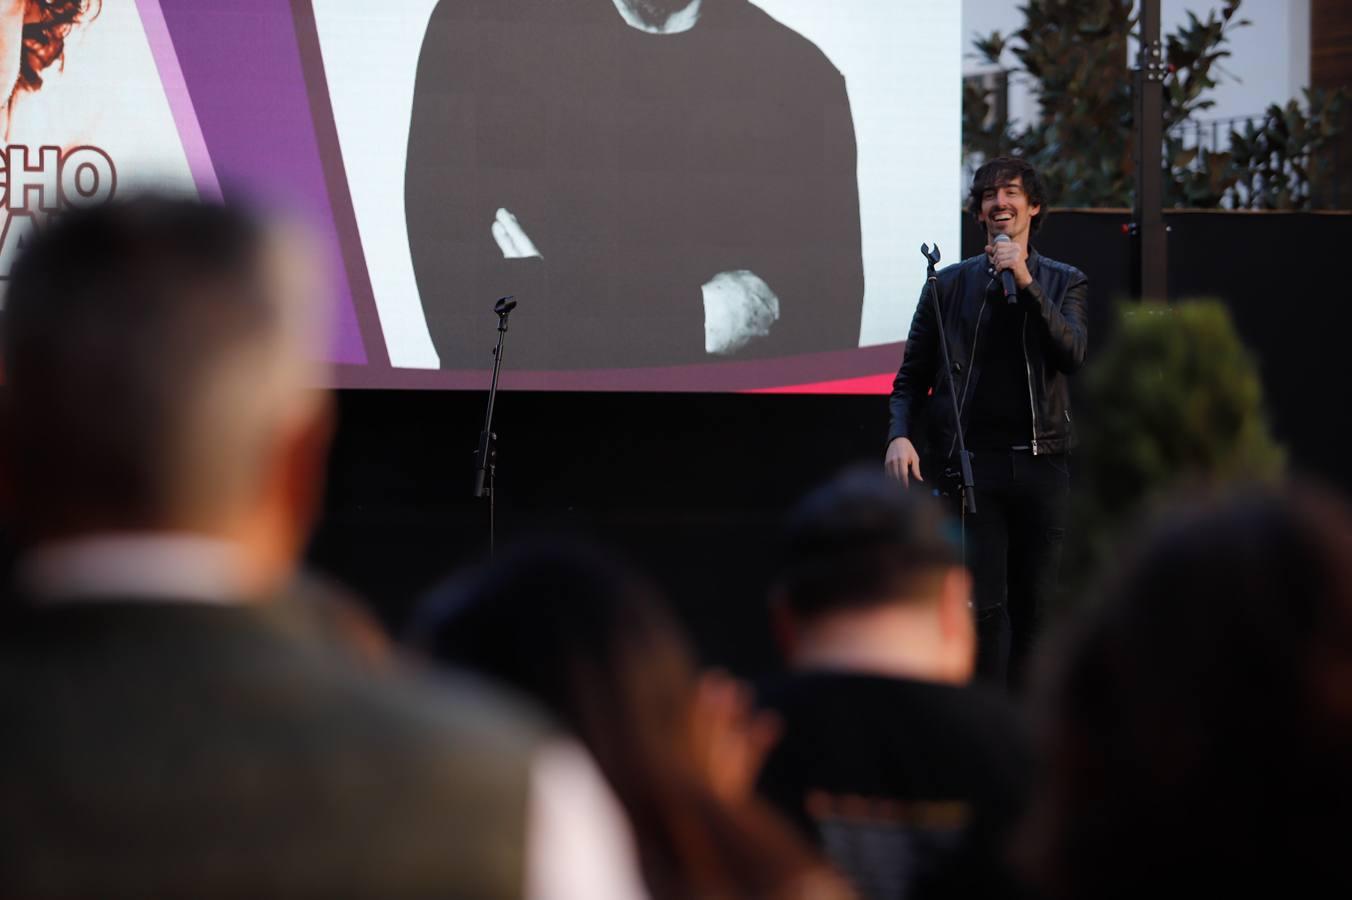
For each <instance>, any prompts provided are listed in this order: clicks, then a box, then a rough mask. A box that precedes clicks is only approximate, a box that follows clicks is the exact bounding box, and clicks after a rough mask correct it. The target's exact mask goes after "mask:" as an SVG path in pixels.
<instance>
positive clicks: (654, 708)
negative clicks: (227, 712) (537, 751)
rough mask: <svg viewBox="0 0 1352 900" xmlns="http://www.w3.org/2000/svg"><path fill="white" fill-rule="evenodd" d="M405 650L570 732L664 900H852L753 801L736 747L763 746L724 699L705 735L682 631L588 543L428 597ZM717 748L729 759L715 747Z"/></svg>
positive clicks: (527, 556)
mask: <svg viewBox="0 0 1352 900" xmlns="http://www.w3.org/2000/svg"><path fill="white" fill-rule="evenodd" d="M411 640H412V642H413V643H414V644H416V645H418V646H420V647H421V648H422V649H424V650H426V651H429V652H431V653H432V654H433V655H435V656H436V657H437V658H438V659H440V660H443V661H445V662H449V663H453V664H455V665H458V666H462V667H465V668H468V669H471V670H476V671H479V672H481V673H484V674H487V675H489V676H492V677H494V678H496V679H499V680H501V681H503V682H505V683H506V684H508V685H510V686H512V687H514V688H516V689H518V690H520V691H523V692H524V693H526V694H528V695H530V696H531V697H533V698H534V699H536V700H537V701H539V702H540V703H542V704H543V705H544V707H545V708H546V709H547V710H548V711H549V712H551V713H552V714H553V715H554V716H556V717H557V718H558V720H559V721H560V722H561V723H562V724H563V725H565V726H566V727H568V728H570V729H572V730H573V731H574V732H575V733H576V735H577V736H578V737H579V738H580V739H581V741H582V743H583V744H584V745H585V746H586V747H587V749H588V750H590V751H591V753H592V754H593V755H594V757H595V758H596V761H597V763H598V765H599V766H600V769H601V771H602V773H603V774H604V775H605V776H606V777H607V778H608V779H609V781H610V784H611V786H612V787H613V789H614V791H615V793H616V795H617V796H618V797H619V800H620V803H621V804H622V805H623V807H624V808H625V810H626V812H627V813H628V815H629V818H630V822H631V824H632V826H633V830H634V834H635V838H636V840H637V841H638V847H639V857H640V863H641V865H642V868H643V873H644V877H645V880H646V881H647V884H648V889H649V890H650V891H651V892H652V894H653V896H654V897H655V898H657V900H664V898H670V900H687V898H701V900H708V898H724V897H726V898H790V897H795V898H796V897H821V898H835V897H842V896H848V894H847V892H846V890H845V889H844V888H843V887H842V886H841V885H840V883H839V882H838V881H837V880H836V878H835V876H833V875H832V874H831V873H830V871H829V870H828V869H827V867H826V866H825V864H824V863H822V862H820V861H819V860H818V859H817V858H816V857H815V856H813V855H812V854H811V852H810V851H809V850H808V849H807V847H806V845H805V844H803V843H801V842H800V841H799V840H798V839H797V838H796V837H795V836H794V835H793V834H792V832H791V830H790V829H789V828H788V827H787V826H786V825H785V824H783V823H781V822H780V821H779V820H778V819H777V818H775V817H774V815H773V814H772V813H770V812H769V811H768V809H767V808H766V807H764V806H762V805H760V804H759V803H758V802H757V801H756V800H754V799H752V797H751V784H752V780H753V779H754V777H755V774H756V769H757V768H758V767H759V754H758V753H757V752H755V750H754V749H753V750H752V751H751V752H749V753H748V752H745V751H746V747H747V743H748V742H749V743H750V744H752V745H760V746H763V745H764V741H763V739H762V738H757V737H754V736H751V733H752V732H755V731H756V728H755V727H754V726H751V725H748V724H747V723H745V722H744V721H743V722H740V723H739V721H738V716H737V715H736V711H735V710H733V711H732V713H733V714H731V715H728V714H727V713H728V711H729V708H728V704H727V703H726V702H724V703H723V704H722V706H723V710H724V712H723V713H716V714H715V718H721V719H722V720H723V722H724V725H723V726H722V727H716V728H715V729H713V730H714V731H716V732H718V733H717V734H712V735H711V734H710V729H709V728H708V727H706V726H707V724H708V721H709V720H708V718H707V716H706V714H707V708H704V707H702V705H701V703H700V702H699V697H700V687H699V676H698V670H697V667H696V664H695V662H694V658H693V655H692V653H691V651H690V649H689V648H688V647H687V645H686V642H685V639H684V637H683V635H682V632H681V629H680V628H679V626H678V625H677V624H676V622H675V621H674V620H673V619H672V618H671V616H670V615H669V613H668V612H667V611H666V609H665V607H664V606H663V604H662V601H661V598H660V596H659V594H658V592H657V591H656V589H655V588H653V587H652V586H651V585H650V584H648V583H647V582H646V581H645V580H644V579H642V578H641V577H639V576H637V575H636V574H634V573H632V572H630V571H628V570H626V569H625V568H623V567H622V566H619V565H617V564H615V563H613V562H611V561H609V560H608V559H606V558H605V557H603V556H601V555H599V554H598V553H596V552H594V551H592V550H589V549H587V548H582V547H575V546H564V545H552V544H544V543H542V544H535V545H531V546H523V547H521V548H519V549H517V550H516V551H515V552H513V553H509V554H507V555H504V556H502V557H500V558H499V560H498V561H496V562H494V563H493V564H491V565H490V566H488V567H487V568H486V569H485V570H483V571H482V572H480V573H478V574H477V576H475V577H473V578H471V579H469V580H467V581H462V582H458V583H451V584H449V585H448V586H446V587H444V588H442V589H441V590H439V591H437V592H434V594H433V595H432V596H431V597H429V598H428V599H427V600H426V601H424V603H423V605H422V606H421V608H420V610H419V613H418V615H417V617H416V621H415V625H414V628H413V634H412V636H411ZM722 693H724V696H725V698H726V696H727V695H726V692H722ZM739 728H746V729H747V730H746V731H743V732H740V734H739V732H738V731H737V729H739ZM761 733H762V734H763V732H761ZM720 741H721V742H723V743H724V745H725V746H727V745H734V746H732V747H731V748H730V750H731V752H730V753H720V752H717V751H716V750H715V751H712V752H711V745H714V744H717V743H718V742H720ZM739 744H740V747H739V746H736V745H739ZM711 757H717V759H714V760H711ZM729 767H731V768H732V769H733V770H734V771H731V772H730V771H728V768H729Z"/></svg>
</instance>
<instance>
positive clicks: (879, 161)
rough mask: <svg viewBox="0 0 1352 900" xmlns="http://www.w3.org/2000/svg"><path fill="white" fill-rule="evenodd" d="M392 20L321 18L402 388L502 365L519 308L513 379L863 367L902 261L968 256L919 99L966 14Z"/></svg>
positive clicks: (642, 10) (324, 5)
mask: <svg viewBox="0 0 1352 900" xmlns="http://www.w3.org/2000/svg"><path fill="white" fill-rule="evenodd" d="M400 9H401V13H400V15H399V16H395V17H391V16H389V15H388V14H377V13H376V12H373V11H372V10H371V9H370V6H369V4H363V3H359V2H356V0H315V3H314V11H315V23H316V27H317V31H318V35H319V39H320V45H321V50H322V55H323V62H324V70H325V71H324V75H325V79H326V82H327V84H328V87H329V93H330V97H331V100H332V108H333V114H334V121H335V125H336V126H337V131H338V136H339V145H340V148H341V152H342V155H343V166H344V170H345V172H346V175H347V183H348V185H349V188H350V191H351V196H352V202H353V208H354V211H355V212H356V216H357V225H358V230H359V232H360V235H361V240H362V249H363V252H364V254H365V257H366V262H367V267H368V271H369V273H370V277H371V283H372V289H373V293H374V296H375V301H376V306H377V308H378V310H379V314H380V322H381V328H382V332H383V334H384V336H385V340H386V344H387V346H388V349H389V355H390V361H391V364H392V365H394V366H395V367H411V368H442V369H450V370H458V371H464V370H474V369H478V370H483V369H486V368H488V367H490V366H491V365H492V356H491V348H492V346H493V343H494V338H495V334H494V327H495V325H496V320H495V318H494V317H493V315H492V312H491V311H492V307H493V303H494V301H495V300H496V299H497V298H498V297H501V296H505V295H508V294H511V295H514V296H515V297H516V298H517V300H518V301H519V306H518V307H517V309H516V311H515V312H514V313H513V316H512V321H511V332H510V337H509V339H508V350H507V354H508V355H507V359H508V361H509V367H510V368H512V369H514V370H525V371H529V372H541V373H548V372H551V371H553V372H568V371H584V370H603V369H614V368H653V367H663V368H665V367H672V366H678V367H686V366H691V365H700V364H704V363H726V362H729V361H732V362H741V361H752V362H754V361H757V360H770V359H775V360H784V359H796V358H800V357H804V356H813V355H817V354H821V353H824V352H830V351H837V352H838V351H853V350H855V349H857V348H859V347H861V346H868V345H874V344H883V343H889V342H893V341H898V340H901V339H902V338H903V337H904V329H905V325H906V323H907V322H908V321H909V316H910V312H911V309H912V304H913V302H914V296H915V293H916V287H915V286H916V284H918V283H919V280H918V279H919V278H920V277H922V276H923V267H920V268H918V269H917V266H916V265H915V264H913V263H912V262H911V261H910V260H909V257H910V256H912V255H914V247H917V246H919V243H920V241H921V240H929V241H931V242H933V241H935V240H947V241H949V242H950V243H952V244H953V245H954V246H956V233H957V225H958V218H957V212H956V202H955V201H954V199H953V198H954V197H956V196H957V194H958V188H957V184H956V177H957V169H956V167H955V166H953V165H952V163H951V160H952V159H954V158H956V154H957V148H958V124H959V122H958V117H957V114H956V110H957V108H958V104H957V95H956V92H953V94H954V95H953V96H952V97H948V96H946V95H945V94H944V93H942V92H939V93H936V92H934V91H932V90H929V89H928V88H925V84H926V80H927V79H928V76H926V78H925V79H923V80H922V78H921V77H920V75H921V73H924V72H926V71H928V69H927V68H926V67H929V69H933V68H934V67H935V66H938V65H940V63H938V62H936V60H941V59H946V57H947V56H948V55H951V54H945V53H943V52H942V50H943V46H944V42H945V41H948V40H949V39H950V38H956V36H957V30H958V28H957V20H958V13H957V11H956V10H947V9H938V10H935V9H933V8H932V5H929V6H926V5H923V4H918V3H912V2H910V0H842V3H840V4H839V5H836V4H829V5H828V4H821V3H819V2H816V0H410V3H409V4H408V6H407V7H401V8H400ZM904 26H908V27H904ZM371 59H379V60H381V65H379V66H375V67H372V66H371V65H369V61H370V60H371ZM944 65H947V63H944ZM908 85H909V86H912V87H914V88H917V90H915V91H914V92H913V94H914V96H909V95H908V92H907V91H906V90H905V89H904V88H905V87H906V86H908ZM920 88H925V89H923V90H920ZM935 209H938V210H942V211H943V214H942V215H940V216H939V217H937V219H936V217H934V216H933V215H931V213H930V210H935ZM908 211H909V215H908ZM917 211H923V212H924V216H925V218H926V219H928V221H923V220H922V219H921V218H920V217H919V216H917V214H916V212H917ZM912 220H913V221H912ZM908 229H910V230H908ZM922 229H923V230H922ZM912 237H914V240H912ZM401 238H404V239H406V240H401ZM912 245H913V246H912ZM903 251H909V252H905V253H904V258H905V260H906V261H905V262H903ZM916 259H917V260H918V259H919V257H918V256H916ZM805 376H806V377H808V378H809V380H810V373H809V372H807V370H805ZM542 377H543V379H544V380H543V381H542V382H541V383H540V386H541V387H549V386H550V385H549V383H547V382H548V380H549V379H548V376H547V374H544V375H542ZM531 383H532V384H533V383H534V382H531Z"/></svg>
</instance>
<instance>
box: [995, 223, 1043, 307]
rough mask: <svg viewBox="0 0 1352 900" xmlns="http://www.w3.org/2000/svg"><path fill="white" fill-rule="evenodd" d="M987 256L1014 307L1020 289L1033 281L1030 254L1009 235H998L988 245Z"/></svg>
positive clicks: (1006, 296) (1009, 301)
mask: <svg viewBox="0 0 1352 900" xmlns="http://www.w3.org/2000/svg"><path fill="white" fill-rule="evenodd" d="M986 255H987V256H988V257H990V261H991V266H993V267H994V268H995V271H996V272H997V273H998V274H999V275H1000V283H1001V284H1002V285H1003V286H1004V289H1005V300H1006V301H1007V302H1008V303H1009V304H1010V305H1011V306H1012V305H1013V304H1015V303H1017V302H1018V300H1019V288H1022V287H1027V286H1028V285H1029V284H1031V283H1032V281H1033V276H1032V274H1031V273H1030V272H1029V271H1028V252H1027V251H1026V250H1024V249H1023V246H1022V245H1021V244H1018V243H1016V242H1015V241H1012V240H1010V237H1009V235H1007V234H997V235H996V236H995V239H994V240H993V241H991V243H989V244H987V245H986Z"/></svg>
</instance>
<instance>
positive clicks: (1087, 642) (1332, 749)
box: [1024, 488, 1352, 898]
mask: <svg viewBox="0 0 1352 900" xmlns="http://www.w3.org/2000/svg"><path fill="white" fill-rule="evenodd" d="M1054 659H1056V662H1057V664H1056V665H1054V666H1052V667H1051V668H1049V669H1048V670H1047V671H1046V672H1044V675H1046V676H1047V677H1046V679H1045V681H1046V683H1045V685H1044V688H1043V698H1044V709H1043V713H1044V715H1045V716H1046V721H1045V722H1044V724H1043V734H1044V740H1045V747H1044V752H1045V755H1046V759H1045V770H1046V777H1047V784H1046V785H1045V786H1044V787H1043V789H1042V790H1040V791H1038V792H1037V793H1036V794H1035V796H1036V797H1037V803H1036V809H1035V813H1034V815H1033V816H1032V818H1031V820H1030V822H1029V826H1028V828H1027V831H1026V836H1025V838H1026V839H1025V852H1024V856H1025V858H1026V860H1027V861H1028V862H1029V864H1030V867H1031V869H1032V871H1033V872H1034V874H1035V875H1036V876H1037V879H1038V880H1039V881H1040V882H1041V885H1042V887H1043V888H1044V889H1045V891H1046V893H1047V894H1048V895H1049V896H1050V897H1052V898H1059V897H1091V896H1092V897H1140V896H1156V895H1157V894H1158V893H1159V891H1160V890H1162V889H1163V887H1165V886H1167V887H1168V890H1169V891H1170V892H1171V893H1176V894H1178V895H1183V894H1184V893H1191V894H1195V895H1198V896H1203V895H1205V896H1224V895H1226V894H1236V895H1238V894H1242V893H1247V892H1250V891H1252V890H1259V891H1261V892H1270V891H1273V890H1276V891H1277V892H1278V894H1277V895H1279V894H1281V893H1285V892H1286V890H1287V888H1289V886H1290V884H1291V883H1292V882H1293V881H1301V882H1307V883H1314V884H1319V885H1321V893H1329V894H1330V895H1333V894H1336V893H1345V892H1346V888H1348V887H1352V875H1349V874H1347V870H1346V867H1345V865H1344V863H1343V851H1344V849H1345V847H1346V845H1347V840H1348V838H1349V836H1352V829H1350V828H1349V826H1348V825H1347V810H1348V809H1349V808H1352V775H1350V774H1349V772H1352V769H1349V766H1348V760H1349V759H1352V512H1349V509H1348V508H1347V507H1346V506H1344V505H1343V504H1342V503H1341V502H1339V501H1336V500H1334V499H1332V498H1331V496H1329V495H1321V494H1319V493H1317V492H1315V491H1313V490H1311V489H1309V488H1297V489H1292V490H1289V491H1285V492H1272V491H1254V492H1250V493H1245V494H1242V495H1238V496H1234V497H1231V498H1229V499H1227V500H1224V501H1219V502H1213V503H1210V504H1207V505H1205V506H1202V507H1198V508H1196V509H1193V510H1191V511H1189V512H1186V513H1183V514H1181V515H1177V516H1176V517H1174V518H1173V519H1171V520H1170V521H1168V522H1167V523H1165V524H1163V525H1161V526H1159V527H1158V528H1157V529H1156V530H1155V531H1154V532H1153V533H1151V534H1149V535H1148V536H1147V537H1146V538H1145V539H1144V540H1143V542H1142V543H1141V545H1140V547H1139V548H1138V550H1137V551H1136V552H1135V554H1134V556H1132V557H1130V558H1129V560H1128V561H1127V562H1126V563H1125V565H1124V567H1123V569H1122V571H1121V573H1120V574H1119V575H1118V576H1117V577H1116V579H1115V580H1114V581H1113V582H1112V583H1111V584H1110V586H1109V589H1108V590H1107V591H1106V592H1105V596H1104V597H1103V599H1102V601H1101V603H1100V604H1099V605H1097V606H1095V607H1093V608H1092V609H1091V610H1090V611H1089V612H1088V614H1087V615H1086V616H1085V617H1084V619H1083V621H1082V622H1080V623H1079V624H1078V628H1077V629H1076V630H1073V631H1072V632H1070V634H1069V635H1068V638H1067V640H1066V642H1065V646H1064V647H1063V651H1062V653H1061V654H1060V656H1059V658H1056V657H1054ZM1311 879H1312V882H1311V881H1310V880H1311ZM1335 885H1341V886H1342V887H1343V888H1344V890H1343V891H1341V892H1340V891H1336V890H1329V889H1330V888H1332V887H1334V886H1335ZM1267 895H1268V896H1273V895H1274V894H1272V893H1267Z"/></svg>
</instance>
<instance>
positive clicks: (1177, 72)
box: [963, 0, 1344, 209]
mask: <svg viewBox="0 0 1352 900" xmlns="http://www.w3.org/2000/svg"><path fill="white" fill-rule="evenodd" d="M1134 5H1135V4H1134V3H1133V2H1132V0H1027V2H1026V4H1025V5H1024V6H1023V7H1021V10H1022V12H1023V14H1024V24H1023V26H1022V27H1021V28H1019V29H1018V30H1017V31H1015V32H1014V33H1013V34H1010V35H1008V36H1006V35H1002V34H1000V33H999V32H993V33H991V34H988V35H984V36H978V37H977V38H975V39H974V40H973V42H972V46H973V49H974V50H975V52H976V55H977V56H978V57H979V58H980V59H982V60H984V61H985V62H987V63H989V64H991V65H992V66H1001V65H1002V62H1003V58H1004V56H1005V53H1006V51H1008V52H1010V53H1012V54H1013V56H1014V57H1015V59H1017V60H1018V65H1017V66H1016V67H1015V68H1014V69H1013V70H1012V72H1011V73H1010V74H1011V77H1012V78H1014V79H1019V80H1023V81H1027V82H1031V83H1032V85H1033V87H1034V88H1035V90H1036V92H1037V98H1038V110H1039V111H1038V117H1037V119H1036V121H1033V122H1029V123H1025V124H1024V125H1023V126H1022V127H1021V128H1018V129H1014V128H1011V127H1010V125H1009V123H1008V122H1006V121H1001V120H1000V117H998V116H997V115H995V114H994V113H995V97H994V96H992V93H991V91H989V90H988V89H987V88H986V87H985V86H983V85H981V84H979V83H977V82H976V81H972V80H968V81H965V82H964V86H963V147H964V151H965V153H966V154H967V156H968V159H969V161H978V160H980V159H983V158H989V157H991V156H995V155H1000V154H1016V155H1019V156H1023V157H1025V158H1027V159H1028V160H1029V161H1031V162H1032V163H1033V164H1034V165H1036V166H1037V167H1038V168H1039V170H1040V171H1041V172H1042V173H1043V175H1044V176H1045V178H1046V179H1047V181H1048V185H1049V187H1050V189H1051V191H1052V196H1053V197H1055V198H1056V202H1057V204H1058V205H1061V206H1088V207H1114V206H1116V207H1125V206H1131V205H1132V198H1133V185H1134V179H1135V171H1134V162H1133V159H1132V146H1131V140H1132V119H1133V111H1132V91H1131V84H1132V68H1131V62H1130V61H1129V59H1128V53H1129V50H1130V46H1129V41H1128V35H1130V34H1131V33H1132V32H1133V31H1134V30H1135V28H1136V26H1137V24H1138V22H1137V17H1136V15H1135V14H1134V12H1133V7H1134ZM1239 7H1240V0H1227V2H1225V3H1223V4H1222V5H1221V7H1220V8H1219V9H1212V10H1210V11H1208V12H1207V14H1206V17H1205V18H1200V17H1198V16H1197V15H1196V14H1195V13H1192V12H1189V13H1188V18H1187V21H1186V22H1185V23H1184V24H1183V25H1181V26H1180V27H1179V28H1178V29H1177V30H1175V31H1174V32H1172V33H1171V34H1168V35H1166V36H1164V40H1163V43H1164V54H1165V60H1166V63H1167V65H1168V74H1167V75H1166V77H1165V80H1164V89H1165V93H1164V127H1165V132H1166V135H1167V136H1166V138H1165V147H1164V159H1165V173H1164V174H1165V199H1166V202H1167V203H1168V204H1170V205H1173V206H1188V207H1217V206H1221V205H1229V206H1235V207H1249V208H1265V209H1291V208H1308V206H1309V205H1310V202H1311V190H1310V184H1311V182H1312V181H1313V180H1317V178H1318V177H1319V176H1320V174H1322V173H1321V171H1320V169H1321V166H1326V163H1325V159H1326V156H1327V153H1326V152H1325V151H1326V149H1327V148H1328V147H1329V146H1330V145H1331V143H1332V141H1333V140H1334V138H1335V137H1336V136H1337V134H1338V129H1337V122H1338V120H1339V115H1340V113H1341V105H1342V103H1343V102H1344V95H1343V92H1341V91H1339V92H1336V93H1333V94H1324V93H1317V92H1316V93H1310V92H1307V93H1306V96H1305V104H1304V108H1302V107H1301V105H1300V104H1298V103H1297V102H1296V101H1294V100H1292V101H1290V102H1288V103H1285V104H1284V105H1277V104H1274V105H1273V106H1271V107H1270V108H1269V109H1268V111H1267V113H1266V114H1265V115H1264V117H1263V118H1262V120H1261V121H1260V122H1258V123H1257V124H1255V123H1253V122H1250V123H1249V124H1248V125H1247V126H1246V128H1245V129H1243V130H1242V131H1239V132H1233V133H1231V134H1230V135H1229V137H1230V141H1231V144H1230V149H1228V150H1225V151H1220V150H1218V149H1216V148H1214V147H1213V148H1205V147H1199V146H1196V145H1195V144H1189V143H1188V142H1187V141H1186V135H1187V134H1188V130H1187V125H1188V123H1195V122H1197V121H1198V117H1199V116H1200V115H1201V114H1202V113H1205V112H1206V111H1207V110H1209V109H1211V108H1212V107H1213V106H1214V105H1215V101H1214V100H1212V99H1211V98H1210V96H1209V94H1210V91H1211V90H1212V89H1213V88H1215V87H1216V84H1217V80H1218V78H1219V77H1220V76H1221V74H1222V69H1221V65H1222V61H1223V60H1225V59H1226V58H1228V57H1229V56H1230V50H1229V49H1227V45H1228V43H1229V37H1230V34H1231V33H1232V31H1233V30H1234V29H1235V28H1242V27H1245V26H1246V25H1248V24H1250V23H1249V22H1248V20H1246V19H1241V18H1239V17H1238V15H1237V14H1238V11H1239Z"/></svg>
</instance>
